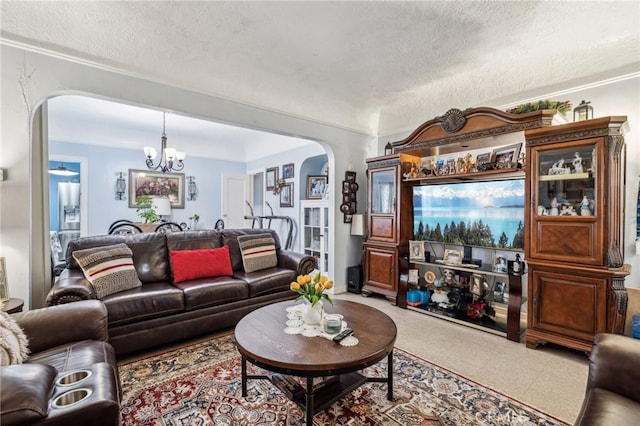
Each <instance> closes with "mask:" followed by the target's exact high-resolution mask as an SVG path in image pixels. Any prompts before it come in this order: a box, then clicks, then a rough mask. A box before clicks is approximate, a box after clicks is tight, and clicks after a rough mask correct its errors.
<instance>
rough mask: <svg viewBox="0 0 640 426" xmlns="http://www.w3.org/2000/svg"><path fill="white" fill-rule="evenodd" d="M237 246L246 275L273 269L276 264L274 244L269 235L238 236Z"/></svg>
mask: <svg viewBox="0 0 640 426" xmlns="http://www.w3.org/2000/svg"><path fill="white" fill-rule="evenodd" d="M238 245H239V246H240V252H241V253H242V263H243V265H244V271H245V272H247V273H248V272H255V271H260V270H261V269H267V268H273V267H274V266H276V265H277V264H278V258H277V256H276V242H275V241H274V239H273V237H272V236H271V234H253V235H240V236H238Z"/></svg>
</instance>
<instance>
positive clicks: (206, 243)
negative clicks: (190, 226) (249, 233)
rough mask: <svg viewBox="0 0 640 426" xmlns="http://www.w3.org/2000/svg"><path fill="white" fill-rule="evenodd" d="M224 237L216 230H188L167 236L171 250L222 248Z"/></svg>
mask: <svg viewBox="0 0 640 426" xmlns="http://www.w3.org/2000/svg"><path fill="white" fill-rule="evenodd" d="M221 241H222V236H221V235H220V232H218V231H216V230H214V229H201V230H188V231H182V232H171V233H170V234H167V248H168V249H169V251H171V250H199V249H212V248H218V247H222V246H223V245H224V244H222V242H221Z"/></svg>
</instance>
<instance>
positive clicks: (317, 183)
mask: <svg viewBox="0 0 640 426" xmlns="http://www.w3.org/2000/svg"><path fill="white" fill-rule="evenodd" d="M326 188H327V176H325V175H319V176H307V200H321V199H322V198H323V197H324V193H325V191H326Z"/></svg>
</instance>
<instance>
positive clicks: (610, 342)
mask: <svg viewBox="0 0 640 426" xmlns="http://www.w3.org/2000/svg"><path fill="white" fill-rule="evenodd" d="M639 422H640V340H637V339H632V338H630V337H626V336H621V335H618V334H598V335H596V337H595V339H594V343H593V347H592V350H591V354H590V356H589V378H588V380H587V390H586V393H585V397H584V401H583V403H582V408H581V409H580V413H579V414H578V419H577V420H576V423H575V424H576V426H609V425H620V426H622V425H637V424H639Z"/></svg>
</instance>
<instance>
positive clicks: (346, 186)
mask: <svg viewBox="0 0 640 426" xmlns="http://www.w3.org/2000/svg"><path fill="white" fill-rule="evenodd" d="M349 192H351V186H350V184H349V182H347V181H346V180H343V181H342V193H343V194H348V193H349Z"/></svg>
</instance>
